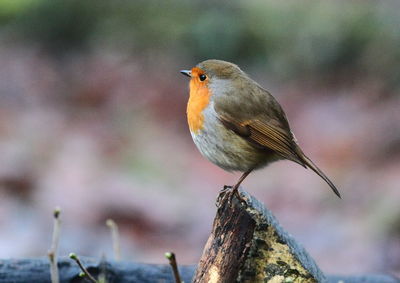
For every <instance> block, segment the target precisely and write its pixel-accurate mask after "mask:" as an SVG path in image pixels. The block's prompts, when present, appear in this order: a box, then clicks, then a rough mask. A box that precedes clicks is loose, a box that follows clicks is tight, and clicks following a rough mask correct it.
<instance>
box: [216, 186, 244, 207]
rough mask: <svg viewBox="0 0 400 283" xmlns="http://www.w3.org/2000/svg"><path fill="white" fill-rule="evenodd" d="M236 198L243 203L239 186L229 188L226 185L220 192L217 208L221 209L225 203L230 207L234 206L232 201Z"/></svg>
mask: <svg viewBox="0 0 400 283" xmlns="http://www.w3.org/2000/svg"><path fill="white" fill-rule="evenodd" d="M234 196H236V198H237V199H238V200H239V201H240V202H243V199H242V197H241V196H240V193H239V186H227V185H225V186H224V188H223V189H222V190H221V191H220V193H219V195H218V198H217V201H216V206H217V207H218V208H220V207H221V206H222V204H223V203H225V202H226V201H228V205H229V206H230V207H231V206H232V200H233V197H234Z"/></svg>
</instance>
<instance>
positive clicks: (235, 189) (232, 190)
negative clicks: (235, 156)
mask: <svg viewBox="0 0 400 283" xmlns="http://www.w3.org/2000/svg"><path fill="white" fill-rule="evenodd" d="M251 171H253V169H250V170H248V171H246V172H244V173H243V174H242V176H240V178H239V180H238V182H237V183H236V185H234V186H226V185H225V186H224V188H223V189H222V190H221V191H220V194H219V196H218V199H217V202H216V205H217V207H220V206H221V204H222V203H223V202H224V200H226V199H228V202H229V205H231V203H232V198H233V196H234V195H236V197H237V198H238V199H239V200H240V195H239V186H240V184H241V183H242V182H243V180H244V179H246V177H247V176H248V175H249V174H250V173H251ZM221 195H222V196H221Z"/></svg>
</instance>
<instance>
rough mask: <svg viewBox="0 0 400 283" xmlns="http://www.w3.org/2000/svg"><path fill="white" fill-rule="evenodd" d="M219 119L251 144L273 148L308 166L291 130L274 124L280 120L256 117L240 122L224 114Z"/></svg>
mask: <svg viewBox="0 0 400 283" xmlns="http://www.w3.org/2000/svg"><path fill="white" fill-rule="evenodd" d="M219 119H220V120H221V122H222V123H223V124H224V125H225V126H226V127H227V128H229V129H231V130H232V131H234V132H235V133H237V134H238V135H240V136H242V137H243V138H245V139H247V140H248V141H249V142H250V143H251V144H253V145H255V146H257V147H261V148H268V149H271V150H273V151H275V152H276V153H277V154H279V155H280V156H282V157H283V158H285V159H289V160H292V161H294V162H296V163H298V164H300V165H302V166H304V167H306V166H305V164H304V162H303V161H302V159H301V158H300V157H299V156H298V150H297V148H298V146H297V144H296V142H295V141H294V139H293V135H292V134H291V132H290V130H289V132H288V131H285V130H284V129H282V128H280V127H279V126H275V125H273V124H276V125H278V124H279V122H278V121H270V122H264V121H260V120H258V119H254V120H247V121H242V122H239V121H235V120H234V119H232V118H228V117H224V116H220V117H219Z"/></svg>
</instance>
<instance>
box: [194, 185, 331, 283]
mask: <svg viewBox="0 0 400 283" xmlns="http://www.w3.org/2000/svg"><path fill="white" fill-rule="evenodd" d="M219 199H220V200H221V201H220V203H219V204H218V206H219V209H218V211H217V215H216V217H215V219H214V224H213V229H212V232H211V235H210V237H209V239H208V241H207V244H206V246H205V248H204V251H203V255H202V257H201V260H200V263H199V266H198V268H197V270H196V274H195V277H194V279H193V282H194V283H200V282H210V283H219V282H221V283H223V282H249V283H250V282H324V281H326V279H325V276H324V274H323V273H322V272H321V271H320V269H319V268H318V266H317V265H316V264H315V262H314V261H313V259H312V258H311V257H310V256H309V255H308V254H307V252H306V251H305V250H304V249H303V248H302V247H301V246H300V244H298V243H297V242H296V241H295V240H294V239H293V238H292V237H291V236H290V235H289V234H288V233H287V232H285V231H284V230H283V229H282V228H281V227H280V225H279V224H278V222H277V221H276V219H275V217H274V216H273V215H272V214H271V212H270V211H268V210H267V209H266V208H265V207H264V206H263V205H262V204H261V203H260V202H259V201H257V200H256V199H255V198H253V197H252V196H250V195H249V194H248V193H246V192H244V191H242V190H240V199H239V198H237V197H236V196H234V197H233V199H232V200H231V201H230V199H229V197H226V196H224V193H221V194H220V196H219Z"/></svg>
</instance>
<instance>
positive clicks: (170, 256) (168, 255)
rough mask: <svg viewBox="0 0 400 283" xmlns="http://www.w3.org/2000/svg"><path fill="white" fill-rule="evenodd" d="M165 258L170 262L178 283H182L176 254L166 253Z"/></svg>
mask: <svg viewBox="0 0 400 283" xmlns="http://www.w3.org/2000/svg"><path fill="white" fill-rule="evenodd" d="M164 256H165V257H166V258H167V259H168V260H169V264H170V265H171V268H172V272H173V273H174V278H175V282H176V283H182V282H183V281H182V280H181V276H180V275H179V270H178V264H177V263H176V258H175V254H174V253H173V252H168V253H165V254H164Z"/></svg>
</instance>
